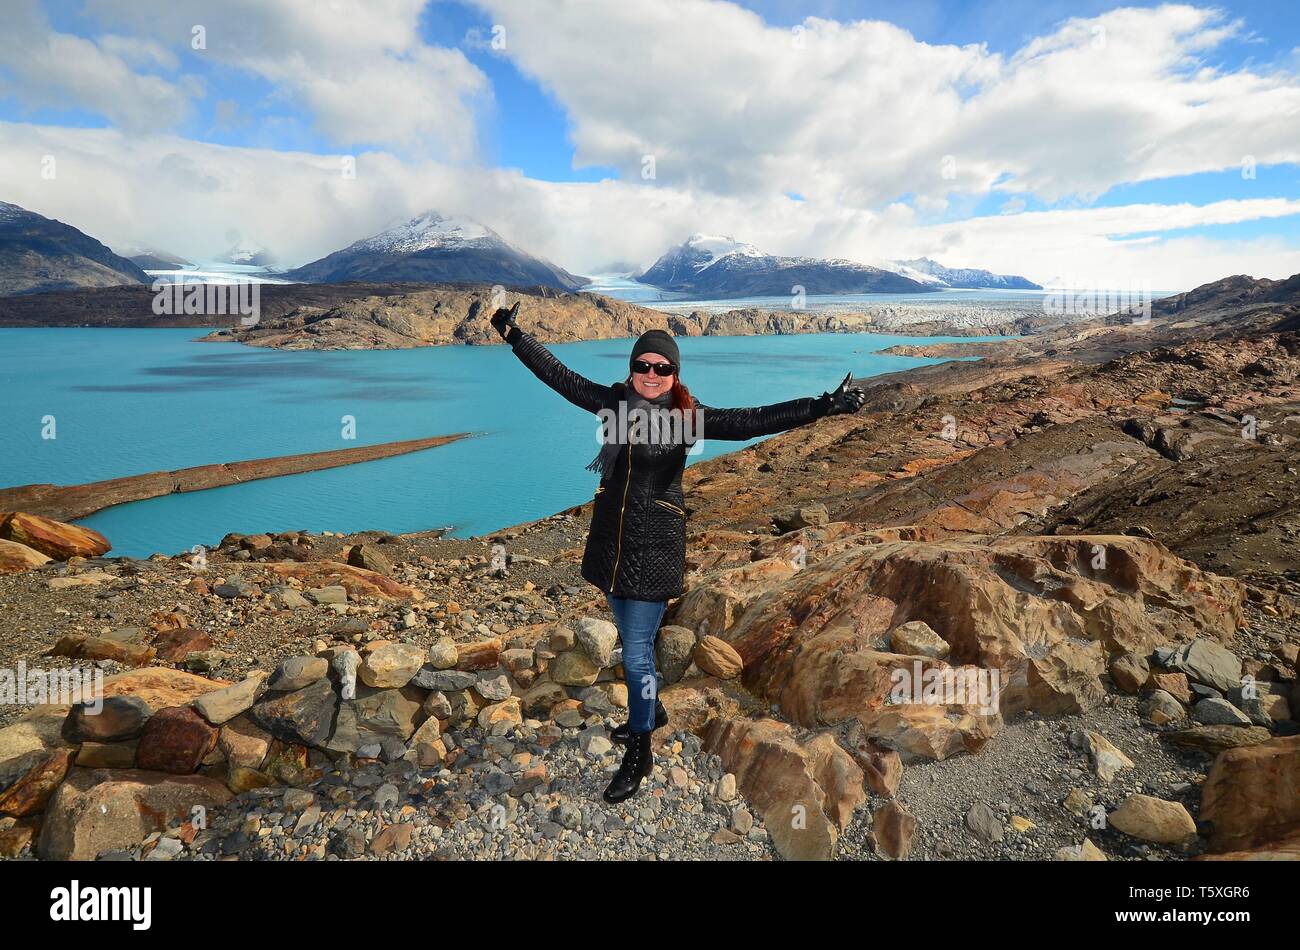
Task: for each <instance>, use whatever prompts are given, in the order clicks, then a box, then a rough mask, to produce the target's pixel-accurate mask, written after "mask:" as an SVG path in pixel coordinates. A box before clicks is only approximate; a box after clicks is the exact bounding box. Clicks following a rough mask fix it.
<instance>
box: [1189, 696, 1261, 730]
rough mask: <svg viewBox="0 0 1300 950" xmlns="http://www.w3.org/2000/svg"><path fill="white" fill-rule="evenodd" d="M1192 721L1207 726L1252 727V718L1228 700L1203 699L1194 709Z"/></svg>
mask: <svg viewBox="0 0 1300 950" xmlns="http://www.w3.org/2000/svg"><path fill="white" fill-rule="evenodd" d="M1192 719H1194V720H1195V721H1196V722H1199V723H1202V724H1204V725H1207V726H1249V725H1250V717H1249V716H1247V715H1246V714H1245V713H1244V712H1242V711H1241V710H1240V709H1238V708H1237V707H1236V706H1234V705H1232V703H1230V702H1228V701H1227V700H1226V699H1202V700H1201V701H1200V702H1199V703H1197V704H1196V705H1195V706H1193V707H1192Z"/></svg>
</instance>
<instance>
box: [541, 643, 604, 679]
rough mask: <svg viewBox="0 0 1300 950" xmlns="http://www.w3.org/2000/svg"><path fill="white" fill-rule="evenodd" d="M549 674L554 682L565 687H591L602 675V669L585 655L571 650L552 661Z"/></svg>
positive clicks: (548, 670)
mask: <svg viewBox="0 0 1300 950" xmlns="http://www.w3.org/2000/svg"><path fill="white" fill-rule="evenodd" d="M547 673H549V674H550V677H551V679H552V681H554V682H556V683H560V684H561V685H564V686H590V685H592V684H593V683H595V682H596V677H597V676H599V675H600V667H599V666H597V665H596V664H595V663H594V662H592V660H591V659H590V658H589V657H588V656H587V655H586V654H585V653H582V652H580V651H578V650H570V651H568V652H566V653H561V654H559V655H558V656H557V657H556V658H555V659H553V660H551V662H550V665H549V666H548V667H547Z"/></svg>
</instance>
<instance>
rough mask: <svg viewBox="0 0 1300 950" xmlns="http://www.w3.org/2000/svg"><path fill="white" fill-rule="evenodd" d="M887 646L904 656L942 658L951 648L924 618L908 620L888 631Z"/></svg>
mask: <svg viewBox="0 0 1300 950" xmlns="http://www.w3.org/2000/svg"><path fill="white" fill-rule="evenodd" d="M889 645H890V646H889V648H890V649H891V650H893V651H894V652H895V653H901V654H902V655H904V656H929V657H934V658H936V659H943V658H944V657H946V656H947V655H948V653H949V651H950V650H951V649H952V648H951V647H949V646H948V642H947V641H946V640H944V639H943V637H941V636H939V635H938V634H937V633H935V632H934V630H932V629H931V628H930V625H929V624H928V623H926V622H925V621H924V620H910V621H908V622H907V623H904V624H899V625H898V626H897V627H895V628H894V629H893V630H891V631H889Z"/></svg>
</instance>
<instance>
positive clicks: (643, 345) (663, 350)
mask: <svg viewBox="0 0 1300 950" xmlns="http://www.w3.org/2000/svg"><path fill="white" fill-rule="evenodd" d="M642 353H658V354H659V355H660V356H666V357H668V359H670V360H672V361H673V365H675V366H676V367H677V368H678V369H679V370H680V369H681V368H682V357H681V353H680V352H679V351H678V349H677V343H676V341H674V340H673V338H672V336H671V335H670V334H669V333H667V332H665V331H663V330H646V331H645V333H642V334H641V335H640V336H639V337H637V340H636V343H635V344H633V346H632V355H631V356H630V357H628V361H627V363H628V369H631V368H632V364H633V363H634V362H635V361H636V358H637V357H638V356H640V355H641V354H642Z"/></svg>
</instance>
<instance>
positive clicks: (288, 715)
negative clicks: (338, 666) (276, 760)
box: [249, 660, 339, 746]
mask: <svg viewBox="0 0 1300 950" xmlns="http://www.w3.org/2000/svg"><path fill="white" fill-rule="evenodd" d="M324 662H325V661H324V660H322V661H321V663H322V664H324ZM338 705H339V698H338V695H337V694H336V693H335V692H334V687H333V686H332V685H330V681H329V680H327V679H318V680H316V681H315V682H314V683H312V684H311V685H310V686H306V687H304V688H302V689H299V690H296V691H294V692H292V693H269V694H267V695H266V696H264V697H262V699H261V700H259V701H258V702H257V703H255V704H254V705H253V708H252V709H251V710H250V713H249V714H250V715H251V716H252V719H253V721H254V722H255V723H257V725H259V726H261V727H262V728H263V729H265V730H266V731H267V732H269V733H270V734H271V735H273V736H275V737H276V738H277V739H282V740H284V741H287V742H302V743H304V744H306V745H314V746H321V745H323V744H324V743H325V742H326V741H327V740H328V739H329V737H330V733H331V727H332V726H333V724H334V718H335V714H336V712H337V710H338Z"/></svg>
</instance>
